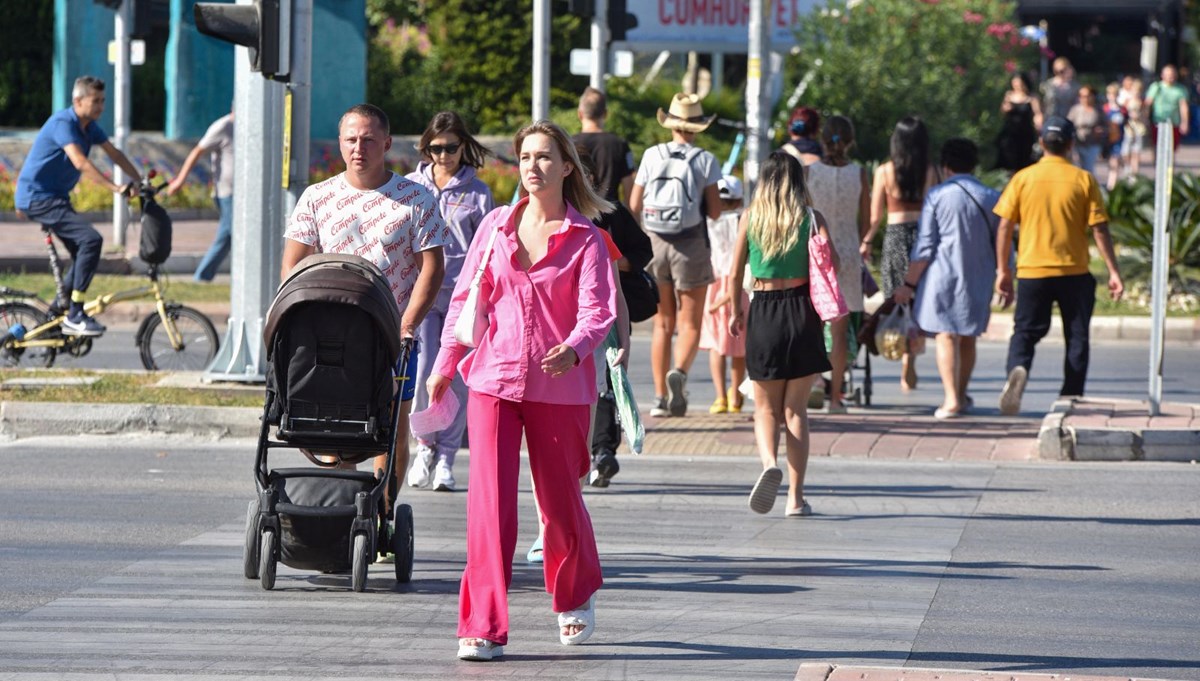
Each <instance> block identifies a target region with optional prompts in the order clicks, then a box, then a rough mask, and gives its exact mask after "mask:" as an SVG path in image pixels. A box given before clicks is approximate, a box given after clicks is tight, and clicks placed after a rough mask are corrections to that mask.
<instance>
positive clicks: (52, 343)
mask: <svg viewBox="0 0 1200 681" xmlns="http://www.w3.org/2000/svg"><path fill="white" fill-rule="evenodd" d="M154 176H155V173H154V171H150V173H149V174H148V175H147V177H146V179H145V180H143V181H142V182H141V183H140V184H138V185H137V186H136V188H135V189H136V198H137V199H138V207H139V212H140V213H141V220H142V227H143V239H145V238H146V237H145V233H146V230H147V216H146V212H147V211H148V210H149V211H151V212H152V213H154V214H155V216H156V218H155V219H157V220H160V221H164V222H165V225H164V229H165V230H166V234H167V236H166V243H167V244H169V239H170V236H169V231H170V218H169V217H168V216H167V215H166V213H165V211H163V210H162V208H161V206H158V203H157V201H155V199H154V195H155V194H157V193H158V191H159V190H161V189H162V188H163V186H165V183H163V184H159V185H158V186H154V185H153V184H151V182H150V180H151V179H153V177H154ZM42 232H43V234H44V235H45V237H46V250H47V252H48V254H49V256H50V270H51V272H53V273H54V283H55V288H56V290H57V296H56V299H55V302H54V303H48V302H46V301H45V300H43V299H42V298H41V297H40V296H39V295H38V294H36V293H33V292H30V291H21V290H17V289H12V288H8V287H6V286H4V287H0V300H3V301H4V302H0V366H3V367H22V366H42V367H50V366H53V365H54V359H55V357H57V356H58V355H59V354H63V353H65V354H67V355H69V356H71V357H83V356H84V355H86V354H88V353H89V352H91V350H92V342H93V341H94V340H95V339H96V338H99V337H100V336H74V335H68V334H64V333H63V329H62V325H63V322H64V321H66V319H67V314H66V312H67V310H66V309H65V308H66V307H67V305H66V304H65V303H60V302H59V301H65V300H67V296H66V288H65V287H64V284H63V279H62V267H61V260H60V259H59V255H58V249H57V248H56V247H55V245H54V239H53V237H52V235H51V233H50V230H49V229H48V228H46V227H44V226H43V227H42ZM166 250H167V251H168V252H169V250H170V247H169V245H168V246H167V249H166ZM162 259H163V260H165V259H166V258H165V255H163V256H162ZM158 267H159V265H158V264H150V265H149V270H148V271H147V276H148V277H149V279H150V283H149V284H148V285H146V286H139V287H137V288H132V289H126V290H123V291H116V292H114V293H106V294H104V295H101V296H98V297H96V298H94V299H92V300H90V301H88V302H86V303H84V306H83V310H84V312H85V313H86V314H88V315H90V316H93V317H95V316H96V315H98V314H100V313H102V312H104V311H105V310H106V309H108V307H109V306H111V305H115V304H117V303H121V302H125V301H129V300H137V299H140V298H148V297H153V298H154V308H155V311H154V313H153V314H150V315H148V316H147V317H146V318H145V319H143V320H142V323H141V326H140V327H138V331H137V334H136V336H135V339H136V344H137V347H138V350H139V352H140V354H141V359H142V366H144V367H146V369H148V370H150V371H158V370H192V371H199V370H203V369H205V368H207V367H208V364H209V363H210V362H211V361H212V359H213V357H215V356H216V354H217V349H218V346H219V339H218V337H217V329H216V327H215V326H213V323H212V320H210V319H209V318H208V317H207V316H206V315H205V314H204V313H203V312H200V311H199V310H196V309H195V308H191V307H188V306H186V305H182V304H180V303H176V302H173V301H170V300H167V299H166V298H165V297H164V291H165V286H164V285H162V284H160V282H159V279H160V277H159V271H158Z"/></svg>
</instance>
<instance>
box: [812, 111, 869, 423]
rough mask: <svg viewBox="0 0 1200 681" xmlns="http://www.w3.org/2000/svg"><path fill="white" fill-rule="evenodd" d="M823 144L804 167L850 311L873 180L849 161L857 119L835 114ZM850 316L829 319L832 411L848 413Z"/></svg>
mask: <svg viewBox="0 0 1200 681" xmlns="http://www.w3.org/2000/svg"><path fill="white" fill-rule="evenodd" d="M821 146H822V148H823V150H824V152H825V157H824V159H822V160H820V161H817V162H816V163H813V164H812V165H810V166H808V167H807V168H806V171H807V174H808V191H809V194H811V195H812V203H813V207H814V208H816V209H817V210H818V211H820V212H821V213H822V214H823V215H824V216H825V221H826V222H827V223H828V224H829V236H830V238H831V239H832V241H833V249H834V251H835V252H836V253H837V279H838V285H839V286H840V287H841V289H842V295H843V296H845V298H846V306H847V307H848V308H849V309H850V311H851V312H862V309H863V291H862V270H863V259H862V255H861V254H860V253H859V248H858V245H859V243H861V242H862V239H863V236H865V235H866V233H867V229H868V220H869V218H870V196H871V194H870V185H869V183H868V182H867V171H866V169H865V168H863V167H862V166H860V165H859V164H857V163H855V162H853V161H851V160H850V156H849V153H850V149H851V147H853V146H854V124H853V123H851V122H850V119H849V118H846V117H845V116H833V117H831V118H829V119H828V120H827V121H826V122H825V126H824V127H823V128H822V129H821ZM849 327H850V318H849V317H842V318H841V319H839V320H837V321H835V322H831V325H830V329H829V332H830V336H831V337H832V338H833V347H832V348H830V355H829V361H830V363H831V364H832V365H833V372H832V373H833V377H832V381H831V382H830V386H829V388H830V389H829V413H830V414H844V413H846V405H845V404H843V403H842V386H843V383H844V381H845V378H846V364H847V362H848V361H849V357H848V355H849V345H850V338H849Z"/></svg>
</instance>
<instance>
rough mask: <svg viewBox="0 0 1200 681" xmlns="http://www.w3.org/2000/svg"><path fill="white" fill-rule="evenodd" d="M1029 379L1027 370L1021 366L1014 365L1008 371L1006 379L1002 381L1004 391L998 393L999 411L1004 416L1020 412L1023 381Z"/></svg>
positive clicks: (1023, 387) (1023, 389) (1023, 391)
mask: <svg viewBox="0 0 1200 681" xmlns="http://www.w3.org/2000/svg"><path fill="white" fill-rule="evenodd" d="M1027 380H1029V372H1028V371H1026V370H1025V367H1023V366H1015V367H1013V370H1012V371H1010V372H1008V380H1007V381H1005V382H1004V391H1003V392H1001V393H1000V413H1001V414H1004V415H1005V416H1016V415H1017V414H1020V413H1021V396H1022V395H1024V394H1025V382H1026V381H1027Z"/></svg>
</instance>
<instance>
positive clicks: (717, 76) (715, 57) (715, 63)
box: [711, 52, 725, 94]
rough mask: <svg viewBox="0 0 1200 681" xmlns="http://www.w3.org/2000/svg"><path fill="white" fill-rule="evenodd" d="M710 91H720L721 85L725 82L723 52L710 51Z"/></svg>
mask: <svg viewBox="0 0 1200 681" xmlns="http://www.w3.org/2000/svg"><path fill="white" fill-rule="evenodd" d="M711 71H712V92H713V93H714V94H715V93H718V92H720V91H721V86H722V85H724V84H725V53H724V52H713V53H712V69H711Z"/></svg>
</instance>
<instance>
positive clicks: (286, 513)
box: [243, 254, 416, 591]
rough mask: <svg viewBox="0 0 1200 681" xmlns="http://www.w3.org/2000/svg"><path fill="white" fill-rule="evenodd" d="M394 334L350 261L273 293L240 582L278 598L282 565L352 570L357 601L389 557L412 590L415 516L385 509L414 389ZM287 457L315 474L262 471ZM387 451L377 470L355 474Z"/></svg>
mask: <svg viewBox="0 0 1200 681" xmlns="http://www.w3.org/2000/svg"><path fill="white" fill-rule="evenodd" d="M399 329H400V315H399V313H398V311H397V309H396V304H395V301H394V299H393V297H392V294H391V291H390V290H389V287H388V284H387V280H386V279H385V278H384V276H383V274H382V273H381V272H380V271H379V269H378V268H376V267H375V266H374V265H373V264H371V263H370V262H368V261H367V260H365V259H363V258H360V257H358V256H353V255H339V254H317V255H311V256H309V257H306V258H304V259H303V260H301V261H300V263H299V264H297V265H296V267H295V268H294V269H293V270H292V271H291V273H290V274H289V275H288V277H287V279H286V280H285V281H284V282H283V284H282V285H281V286H280V287H279V292H278V294H277V295H276V297H275V301H274V302H273V303H272V304H271V308H270V310H269V311H268V313H267V321H266V325H265V327H264V332H263V335H264V339H265V341H266V348H267V359H268V368H267V392H266V404H265V406H264V409H263V419H262V429H261V431H260V433H259V439H258V448H257V453H256V457H255V466H254V472H255V484H256V487H257V490H258V496H257V498H256V499H254V500H252V501H251V502H250V506H249V509H248V510H247V514H246V542H245V546H244V552H243V568H244V572H245V576H246V578H247V579H255V578H257V579H259V580H260V581H261V583H262V587H263V588H264V589H271V588H273V587H274V583H275V571H276V562H277V561H278V562H282V563H283V564H284V565H287V566H289V567H293V568H297V569H303V570H319V571H322V572H344V571H346V570H350V571H351V575H352V577H351V586H352V588H353V589H354V591H362V590H363V589H365V588H366V576H367V566H368V565H369V564H370V563H373V562H375V560H376V558H377V557H378V556H383V555H385V554H387V553H393V554H395V559H394V560H395V570H396V580H397V581H399V582H407V581H409V579H411V577H412V565H413V520H412V509H411V508H410V507H409V506H407V505H405V504H400V505H398V506H397V507H396V509H395V511H394V514H393V509H392V508H391V503H390V501H389V500H391V499H395V498H396V492H397V490H396V486H397V485H396V480H395V476H394V475H391V474H390V472H391V471H392V470H394V464H395V458H396V442H395V440H396V437H394V435H395V434H396V432H397V429H398V428H399V427H400V423H401V418H400V417H401V413H400V412H401V404H403V403H404V401H405V400H406V399H411V393H412V390H413V387H414V386H411V385H405V384H404V381H403V379H405V378H407V377H411V376H412V375H413V373H414V372H413V371H412V367H411V366H410V364H412V363H414V362H415V358H416V357H415V354H416V353H415V350H414V348H413V347H412V342H411V341H410V340H408V339H404V340H401V338H400V332H399ZM409 382H411V379H410V380H409ZM397 383H399V385H398V386H397V385H396V384H397ZM397 388H398V389H397ZM272 426H274V427H275V437H274V438H271V437H270V431H271V427H272ZM402 436H404V434H402ZM285 448H291V449H301V450H302V451H304V452H305V453H306V454H308V455H309V459H310V460H312V461H313V462H314V463H317V464H318V467H316V468H312V467H307V468H277V469H271V468H269V467H268V466H267V452H268V450H270V449H285ZM308 450H311V451H312V452H319V455H312V454H310V453H309V451H308ZM383 451H386V452H387V464H386V466H385V467H384V468H383V469H381V470H378V471H372V472H365V471H357V470H353V466H352V465H353V464H356V463H358V462H361V461H365V460H367V459H370V458H372V457H375V456H377V455H379V454H380V453H381V452H383ZM385 471H386V473H385ZM393 515H394V517H393Z"/></svg>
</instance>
